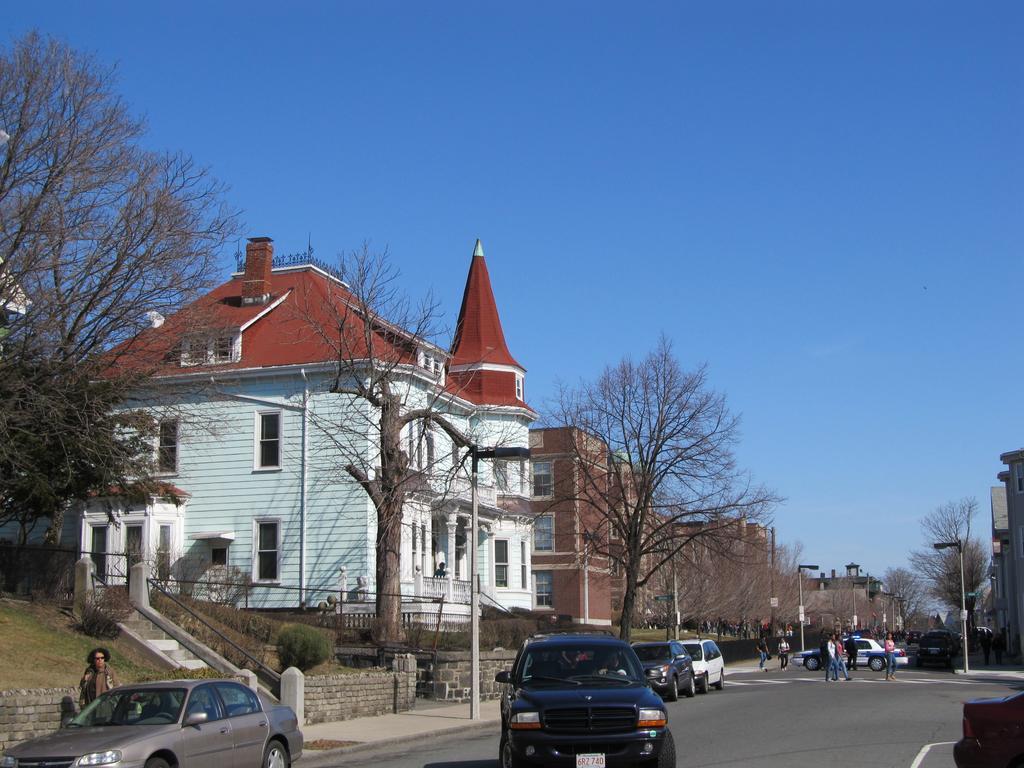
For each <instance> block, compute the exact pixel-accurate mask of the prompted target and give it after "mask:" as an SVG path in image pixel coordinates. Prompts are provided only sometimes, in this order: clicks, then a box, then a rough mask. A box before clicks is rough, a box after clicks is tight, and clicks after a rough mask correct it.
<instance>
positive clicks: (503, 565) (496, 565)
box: [494, 539, 512, 589]
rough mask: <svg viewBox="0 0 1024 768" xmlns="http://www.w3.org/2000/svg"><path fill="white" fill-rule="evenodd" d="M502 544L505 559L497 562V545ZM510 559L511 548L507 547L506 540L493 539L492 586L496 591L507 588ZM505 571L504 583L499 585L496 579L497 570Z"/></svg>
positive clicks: (507, 542) (507, 541)
mask: <svg viewBox="0 0 1024 768" xmlns="http://www.w3.org/2000/svg"><path fill="white" fill-rule="evenodd" d="M499 543H503V544H504V545H505V559H504V560H502V561H500V562H499V560H498V544H499ZM511 557H512V548H511V547H510V546H509V540H508V539H495V540H494V586H495V588H497V589H508V588H509V586H510V585H509V578H508V576H509V567H510V566H509V560H510V559H511ZM499 568H504V569H505V583H504V584H502V583H500V581H499V579H498V569H499Z"/></svg>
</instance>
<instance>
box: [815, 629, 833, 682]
mask: <svg viewBox="0 0 1024 768" xmlns="http://www.w3.org/2000/svg"><path fill="white" fill-rule="evenodd" d="M830 644H831V639H830V638H829V636H828V635H826V634H822V636H821V645H820V646H818V659H819V660H820V661H821V668H822V669H824V670H825V682H826V683H827V682H828V676H829V675H830V674H831V673H832V653H831V651H830V650H829V645H830Z"/></svg>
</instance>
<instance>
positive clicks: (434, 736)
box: [299, 720, 501, 768]
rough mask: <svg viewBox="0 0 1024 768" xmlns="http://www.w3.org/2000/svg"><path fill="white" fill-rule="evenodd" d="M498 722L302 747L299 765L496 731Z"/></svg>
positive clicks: (316, 763) (312, 764)
mask: <svg viewBox="0 0 1024 768" xmlns="http://www.w3.org/2000/svg"><path fill="white" fill-rule="evenodd" d="M500 725H501V724H500V722H499V721H497V720H483V721H481V722H478V723H474V722H472V721H469V722H467V723H459V724H458V725H450V726H447V727H444V728H437V729H435V730H433V731H430V732H428V733H415V734H405V735H401V736H391V737H389V738H386V739H377V740H376V741H364V742H360V743H359V744H351V745H349V746H347V747H337V748H335V749H313V750H307V749H303V751H302V758H301V760H300V763H299V764H300V765H302V766H309V767H310V768H313V766H315V765H320V764H324V765H327V764H330V763H331V762H332V761H331V760H329V759H328V758H335V757H341V756H342V755H350V754H353V753H356V752H366V751H368V750H371V749H375V748H377V747H389V746H395V745H396V744H404V743H406V742H414V741H437V740H440V739H442V738H444V737H446V736H451V735H453V734H455V733H460V734H462V733H466V734H470V733H477V732H479V731H487V730H490V729H492V728H493V729H494V730H495V731H497V730H498V729H499V728H500ZM495 749H497V747H495Z"/></svg>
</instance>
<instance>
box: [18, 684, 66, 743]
mask: <svg viewBox="0 0 1024 768" xmlns="http://www.w3.org/2000/svg"><path fill="white" fill-rule="evenodd" d="M65 696H71V697H72V698H73V699H74V701H75V702H76V704H77V701H78V690H77V689H76V688H31V689H15V690H11V691H0V751H2V750H4V749H6V748H7V747H10V746H14V745H15V744H17V743H19V742H22V741H27V740H28V739H34V738H35V737H36V736H45V735H46V734H48V733H52V732H53V731H56V730H57V729H58V728H60V702H61V699H63V698H64V697H65Z"/></svg>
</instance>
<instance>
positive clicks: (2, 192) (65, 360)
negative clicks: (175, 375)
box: [0, 33, 235, 542]
mask: <svg viewBox="0 0 1024 768" xmlns="http://www.w3.org/2000/svg"><path fill="white" fill-rule="evenodd" d="M0 128H2V129H3V130H4V131H5V133H6V134H8V135H9V139H8V141H7V142H6V143H5V144H4V145H3V147H2V148H0V154H2V157H0V222H2V223H0V310H2V312H0V316H4V317H7V316H13V317H14V319H13V321H12V322H10V323H9V325H8V327H7V328H6V329H5V337H4V339H3V351H2V354H0V381H4V382H5V386H4V389H3V391H2V393H0V394H2V396H3V398H4V399H3V402H2V403H0V434H2V436H3V439H2V440H0V504H2V505H3V506H4V507H5V508H6V509H7V511H8V512H9V513H11V511H12V508H14V509H15V510H16V513H17V514H19V515H21V519H25V518H26V516H27V517H28V518H33V519H35V520H38V519H40V518H48V519H49V521H50V522H49V527H48V529H47V532H46V537H45V538H46V540H47V541H50V542H52V541H55V540H56V537H57V536H58V534H59V531H60V527H61V525H62V522H63V515H64V509H65V507H66V505H67V503H68V501H69V499H72V498H75V497H76V496H79V495H80V494H81V493H82V492H83V491H88V490H90V489H91V490H99V489H102V488H103V486H104V485H106V484H109V483H111V482H114V481H116V480H119V479H127V478H129V477H132V476H138V475H139V473H140V472H144V470H145V461H144V456H143V455H142V454H140V453H139V451H140V450H142V449H143V448H144V445H143V444H142V443H138V442H136V443H127V444H126V443H123V442H120V441H119V435H121V434H123V433H124V428H125V427H126V426H138V425H137V424H136V425H129V424H126V423H124V421H123V420H122V419H119V418H117V417H111V416H109V414H110V411H111V408H112V407H113V406H114V405H115V404H116V403H117V402H118V401H119V399H120V397H121V396H122V394H123V393H124V392H126V391H128V389H129V388H130V387H131V386H132V385H133V384H134V382H136V381H138V380H139V378H140V377H141V376H143V375H145V372H144V371H140V370H138V369H137V368H135V369H132V370H131V371H130V372H129V371H128V370H125V369H123V368H121V367H120V366H119V360H120V354H119V353H111V350H112V349H113V348H114V347H115V346H116V345H118V344H120V343H122V342H124V344H123V345H122V346H121V347H120V348H119V352H123V351H127V349H128V348H129V347H130V346H131V345H132V344H133V343H135V342H132V341H130V340H132V339H134V338H144V337H145V334H142V335H141V336H137V334H138V333H139V331H140V330H141V329H143V328H145V327H146V326H147V325H148V324H150V323H152V322H154V320H155V319H156V318H157V317H158V316H159V315H162V314H164V313H168V312H171V311H173V310H175V309H177V308H178V307H180V306H181V305H182V304H183V303H185V302H187V301H189V300H191V299H192V298H194V297H195V296H197V295H198V294H199V293H200V292H201V291H202V290H203V289H205V288H206V287H208V286H209V285H210V281H211V278H212V276H213V272H214V267H215V257H216V254H217V252H218V250H219V248H220V246H221V245H222V244H223V243H224V241H225V239H226V238H227V237H228V236H230V235H231V234H232V233H233V231H234V226H235V217H234V214H233V213H232V211H230V210H229V209H228V208H227V206H226V204H225V203H224V199H223V192H224V190H223V188H222V187H221V185H220V184H218V183H217V182H216V181H215V180H214V179H212V178H211V176H210V175H209V173H208V171H207V170H206V169H204V168H201V167H198V166H196V164H195V163H194V162H193V161H192V159H191V158H189V157H188V156H187V155H184V154H162V153H156V152H151V151H148V150H146V149H144V148H142V147H141V146H140V142H141V140H142V138H143V136H144V125H143V123H142V122H141V121H140V120H138V119H136V118H134V117H132V116H131V115H130V114H129V112H128V110H127V108H126V106H125V105H124V103H123V102H122V100H121V99H120V97H119V96H118V95H117V94H116V92H115V90H114V78H113V74H112V71H111V70H109V69H107V68H104V67H103V66H102V65H100V64H99V63H98V62H97V61H96V60H95V59H94V58H93V57H92V56H90V55H87V54H83V53H80V52H77V51H74V50H72V49H70V48H68V47H67V46H66V45H64V44H63V43H60V42H57V41H55V40H52V39H48V38H45V37H43V36H41V35H39V34H36V33H31V34H29V35H27V36H26V37H24V38H22V39H21V40H18V41H16V42H15V43H13V45H11V46H10V47H9V49H8V50H7V51H6V52H5V53H4V54H3V55H2V56H0ZM154 313H155V314H154ZM157 362H159V361H157ZM99 380H102V381H103V383H102V384H97V381H99ZM129 418H132V417H129ZM27 443H29V444H28V445H27ZM143 453H145V451H143ZM111 457H116V459H114V460H111ZM40 459H44V460H45V461H44V466H42V467H40V466H39V461H40ZM97 459H99V460H100V464H101V467H100V470H101V471H92V470H94V469H95V467H94V466H92V465H93V464H94V463H95V461H96V460H97ZM50 478H55V479H56V480H57V481H56V482H55V483H52V484H49V485H48V481H49V480H50ZM65 481H66V482H65Z"/></svg>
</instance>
